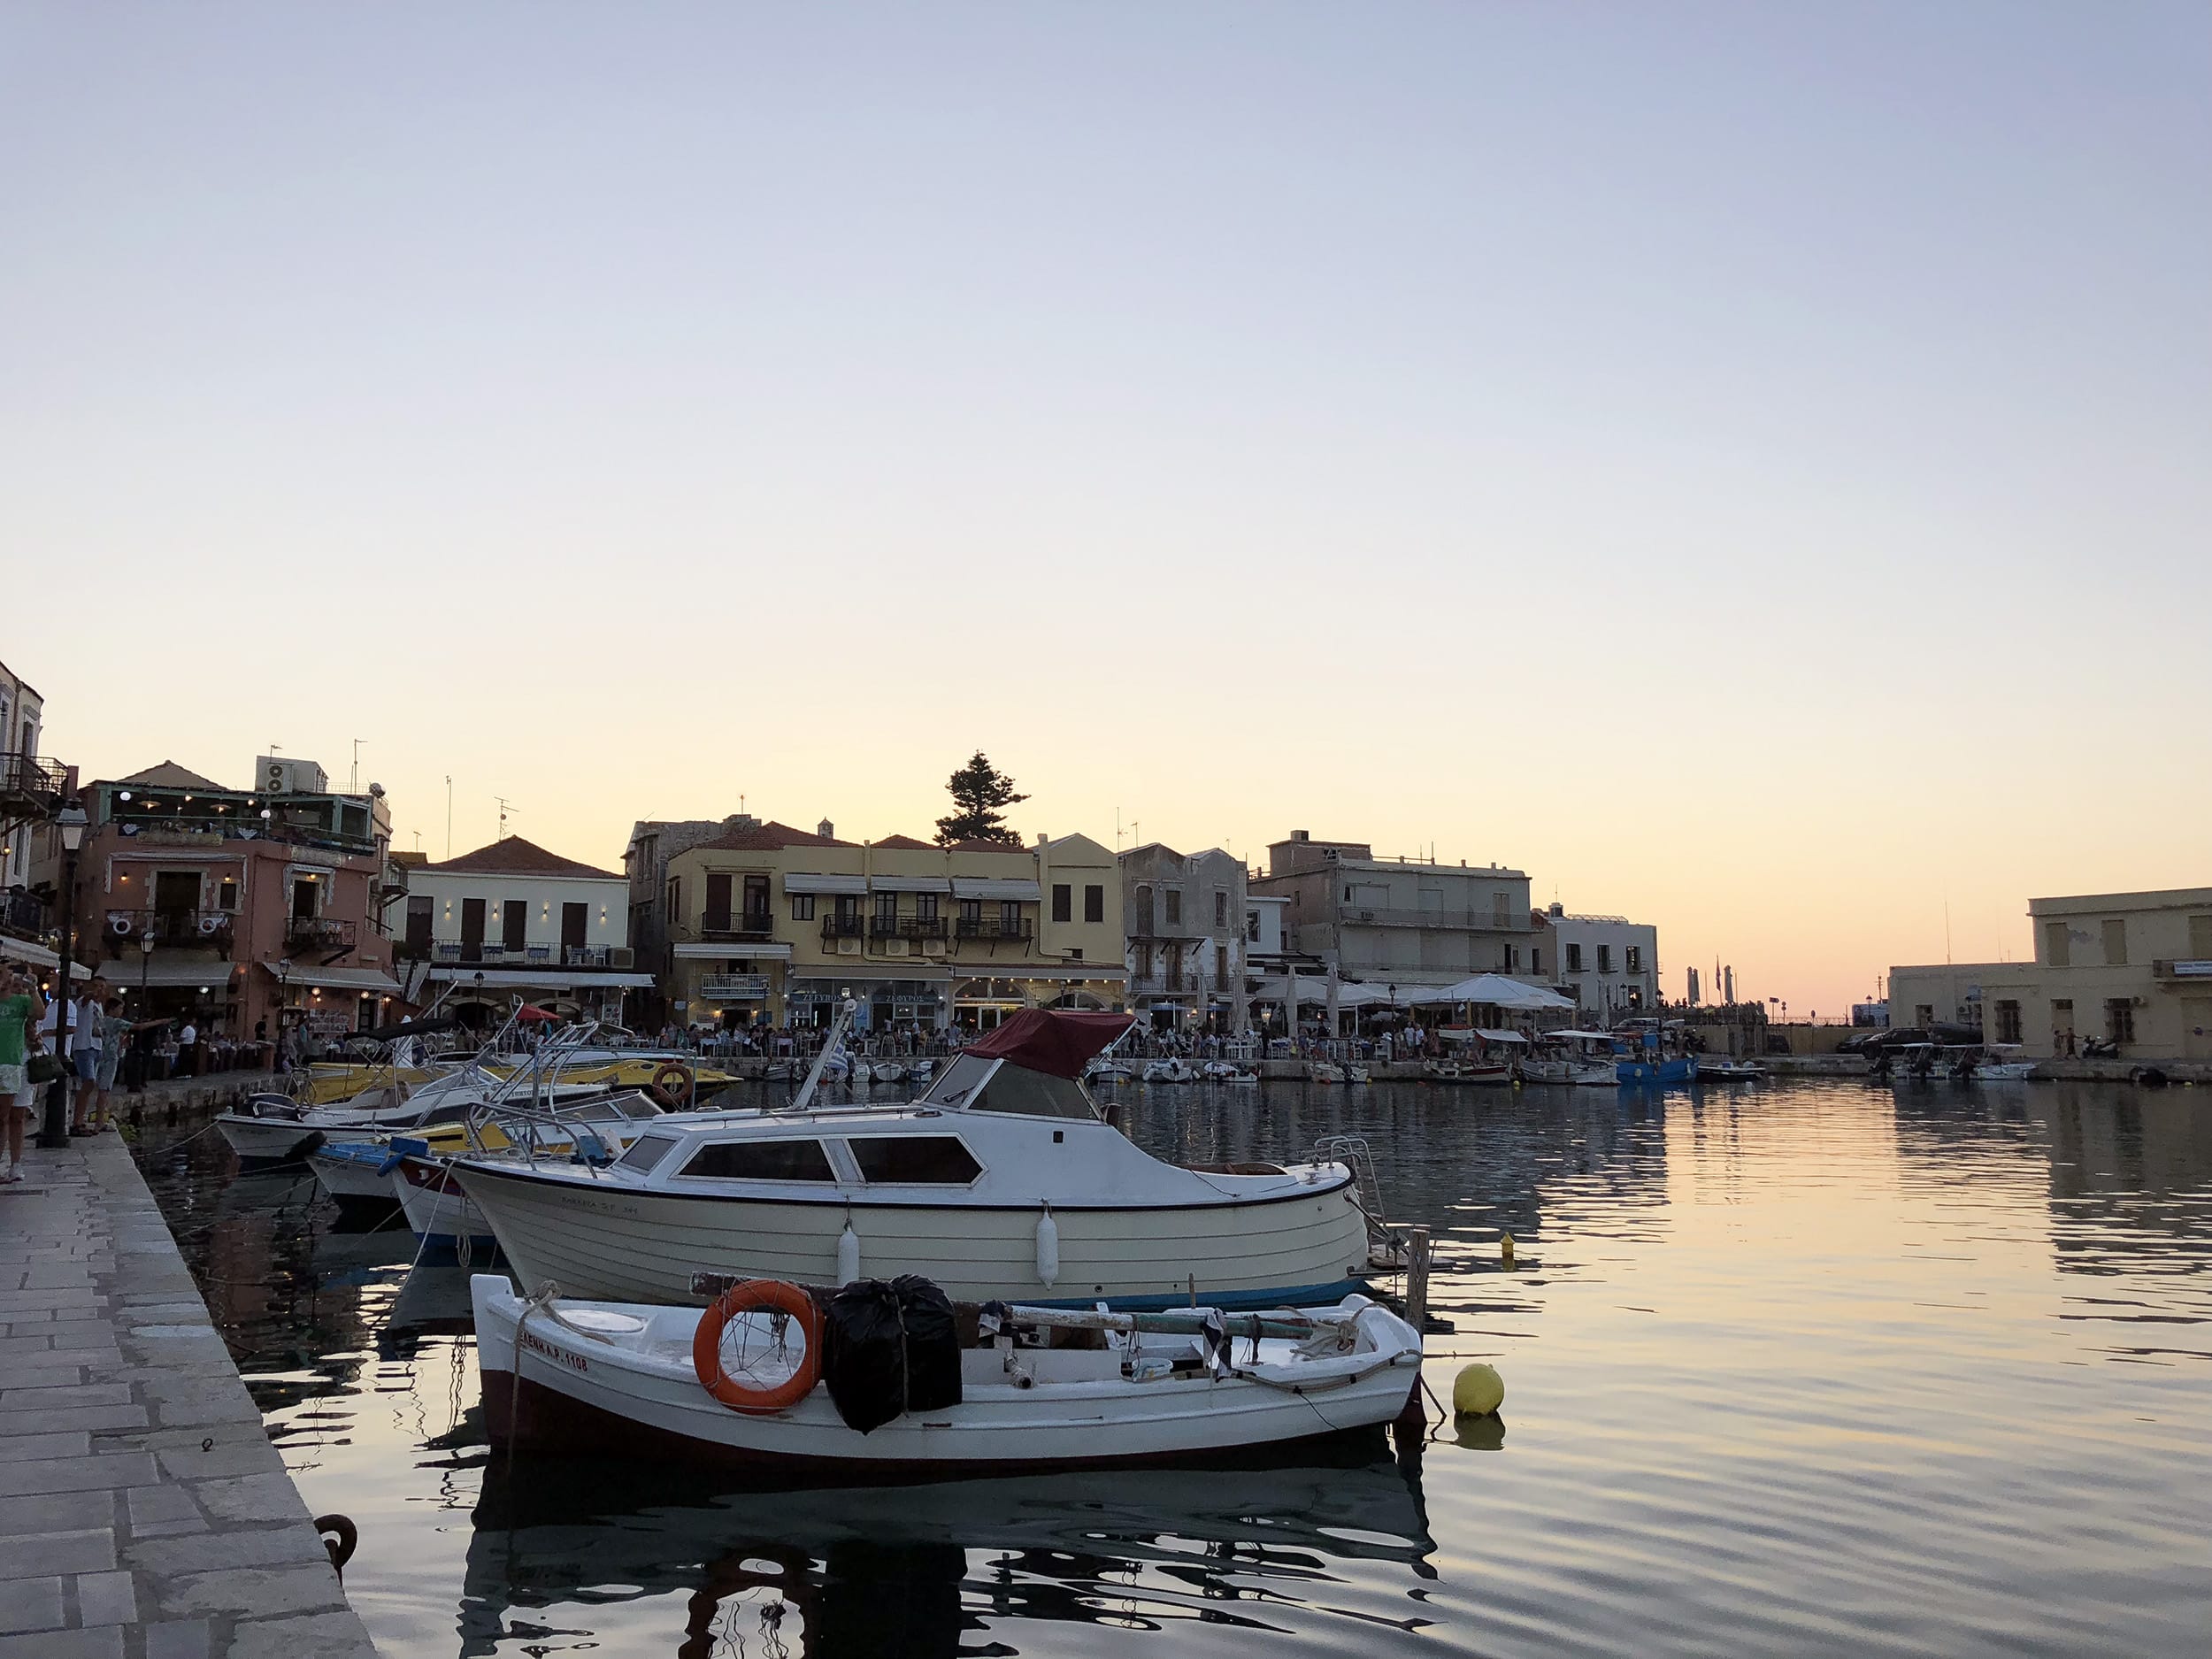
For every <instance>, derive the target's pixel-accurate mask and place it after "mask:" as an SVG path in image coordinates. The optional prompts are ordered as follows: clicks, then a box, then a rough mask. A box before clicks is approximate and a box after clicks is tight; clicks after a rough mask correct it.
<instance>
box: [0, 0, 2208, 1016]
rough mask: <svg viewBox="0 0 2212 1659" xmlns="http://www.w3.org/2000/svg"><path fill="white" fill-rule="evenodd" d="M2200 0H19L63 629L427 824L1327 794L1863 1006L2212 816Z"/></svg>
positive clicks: (1824, 1000)
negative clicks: (962, 1)
mask: <svg viewBox="0 0 2212 1659" xmlns="http://www.w3.org/2000/svg"><path fill="white" fill-rule="evenodd" d="M2208 65H2212V11H2208V9H2207V8H2205V7H2204V6H2203V5H2201V4H2112V5H2097V6H2089V5H2079V4H2021V3H2020V0H2004V3H2002V4H1942V5H1937V6H1927V5H1921V4H1893V5H1848V4H1837V5H1829V6H1824V7H1809V6H1768V5H1754V4H1744V5H1737V6H1713V5H1694V4H1662V5H1625V4H1616V5H1612V6H1599V5H1581V6H1561V5H1546V6H1530V5H1519V4H1514V5H1508V4H1489V5H1485V4H1454V5H1443V6H1420V5H1411V4H1398V5H1389V6H1381V7H1342V6H1337V7H1325V6H1307V7H1300V6H1292V5H1283V4H1265V5H1250V6H1244V5H1233V4H1207V5H1203V6H1195V7H1193V6H1165V5H1157V6H1151V7H1142V6H1136V7H1131V6H1116V7H1094V8H1088V9H1078V8H1072V7H1017V6H1011V5H1002V6H995V7H960V6H952V5H944V4H939V5H932V6H928V7H905V6H900V7H883V8H869V7H859V6H840V7H835V8H797V7H769V6H760V5H756V6H741V5H735V4H715V5H699V6H683V5H673V4H659V5H647V6H635V7H615V6H562V5H549V4H530V5H511V6H503V5H493V4H472V5H465V6H457V7H456V6H446V5H435V6H434V5H377V6H370V5H355V6H352V7H349V8H347V7H335V6H315V7H300V6H291V5H286V6H271V7H265V8H254V7H245V6H238V5H220V4H217V5H208V6H196V7H173V6H135V7H134V6H119V5H105V6H98V7H87V6H81V5H74V4H31V3H29V0H18V3H17V4H12V5H10V6H7V7H6V8H4V10H0V227H4V229H0V250H4V257H0V659H4V660H5V661H7V662H8V663H9V664H10V665H11V666H12V667H13V668H15V669H16V670H17V671H18V672H20V673H21V674H23V675H24V676H25V677H26V678H27V679H28V680H31V681H32V682H33V683H34V684H35V685H36V686H37V687H39V688H40V689H41V690H42V692H43V693H44V694H45V695H46V697H47V709H48V744H47V747H48V749H50V752H53V753H55V754H58V755H59V756H61V757H64V758H66V759H71V760H74V761H76V762H78V763H79V764H81V766H82V767H83V768H84V770H85V772H87V774H88V775H110V776H111V775H115V774H118V773H119V772H125V771H127V770H130V769H133V768H135V767H137V766H140V765H143V764H149V763H150V762H153V761H156V760H159V759H161V758H163V757H173V758H174V759H176V760H179V761H180V762H182V763H184V764H187V765H189V766H192V767H194V768H196V769H198V770H200V771H203V772H209V773H211V774H213V775H215V776H217V777H219V778H220V779H222V780H227V781H233V782H235V783H240V784H242V783H243V782H245V781H246V780H247V778H248V776H249V767H250V763H251V761H252V758H253V757H254V756H255V755H256V754H257V753H258V752H261V751H262V750H263V749H265V748H266V747H267V745H268V744H269V743H270V742H272V741H274V742H277V743H279V744H280V745H282V746H283V749H284V750H285V752H287V753H289V754H294V755H299V756H304V757H312V758H319V759H320V760H321V761H322V762H323V763H324V764H326V766H327V767H329V769H330V770H331V772H333V773H334V775H335V776H336V777H337V778H339V779H340V780H341V781H342V780H344V778H345V776H346V772H347V770H348V765H349V753H350V748H349V745H350V740H352V739H354V738H357V737H358V738H362V739H365V747H364V749H363V778H364V781H366V780H368V779H370V778H374V779H377V780H380V781H381V782H383V783H384V784H385V785H386V786H387V787H388V789H389V790H390V792H391V798H392V802H393V804H394V808H395V812H396V820H397V823H398V825H399V826H400V831H401V833H400V836H399V845H400V846H402V847H403V848H405V847H410V846H412V845H413V844H414V832H417V831H419V832H420V833H421V845H422V847H423V848H424V849H425V850H426V851H427V852H430V853H433V854H434V855H435V854H442V852H443V851H444V849H445V821H446V813H445V785H444V781H443V780H444V779H445V777H446V776H447V774H449V773H450V774H451V776H452V777H453V779H454V821H453V838H454V848H455V850H457V851H458V850H462V849H465V848H467V847H471V846H474V845H476V844H478V843H480V841H485V840H488V839H489V838H490V836H491V835H492V833H493V831H494V826H495V808H494V806H493V797H494V796H495V795H507V796H509V797H510V798H511V799H512V800H513V801H514V802H515V803H516V804H517V807H518V812H517V816H516V817H515V818H513V820H512V825H511V826H512V828H513V829H514V830H515V831H516V832H518V833H523V834H526V835H528V836H530V837H532V838H533V839H534V840H538V841H543V842H545V843H547V844H548V845H550V846H552V847H554V848H556V849H558V850H560V851H562V852H564V853H566V854H569V855H571V856H577V857H582V858H588V859H592V860H595V861H597V862H600V863H603V864H608V865H611V866H616V865H618V862H619V859H620V856H621V852H622V848H623V844H624V841H625V840H626V834H627V832H628V828H629V826H630V823H631V821H632V820H633V819H634V818H641V817H695V816H697V817H704V816H719V815H721V814H723V813H726V812H729V811H733V810H737V808H738V805H739V799H740V795H742V796H743V798H744V801H745V803H746V804H747V806H748V807H749V809H750V810H753V811H755V812H757V813H762V814H765V815H771V816H774V817H778V818H784V819H786V820H787V821H790V822H794V823H799V824H803V825H808V826H811V825H812V824H813V823H814V822H815V820H816V819H817V818H821V817H824V816H828V817H830V818H833V819H834V820H835V821H836V824H837V826H838V830H839V833H841V834H843V835H846V836H849V837H862V836H877V835H881V834H886V833H890V832H892V831H904V832H907V833H918V834H927V833H929V826H930V823H931V820H932V819H933V818H935V817H936V816H937V815H938V814H939V813H940V812H941V811H942V810H945V797H944V795H943V793H942V784H943V780H944V779H945V776H946V774H947V773H949V772H950V771H951V770H952V769H953V767H954V766H955V765H956V764H958V763H959V762H960V761H961V760H963V759H964V757H966V756H967V755H968V753H969V752H970V751H971V750H972V749H976V748H978V747H981V748H983V749H987V750H988V751H989V753H990V754H991V756H992V757H993V758H994V759H995V760H996V761H997V762H998V763H1000V764H1002V766H1004V767H1006V768H1007V769H1008V770H1010V772H1013V773H1014V775H1015V776H1016V777H1017V779H1018V780H1019V782H1020V784H1021V785H1022V787H1025V788H1026V789H1028V790H1029V791H1030V792H1031V793H1032V795H1033V797H1034V798H1033V800H1032V801H1030V802H1029V803H1026V804H1025V805H1024V806H1022V807H1020V808H1018V809H1017V810H1016V812H1015V814H1014V821H1015V823H1016V824H1017V825H1018V826H1019V827H1021V828H1022V829H1023V830H1024V831H1025V832H1027V833H1034V832H1036V831H1039V830H1045V831H1049V832H1051V833H1066V832H1069V831H1071V830H1082V831H1085V832H1087V833H1090V834H1093V835H1094V836H1097V837H1098V838H1099V839H1101V840H1102V841H1108V842H1111V841H1112V839H1113V836H1114V833H1115V823H1116V814H1117V812H1118V813H1119V814H1120V817H1121V818H1122V820H1123V822H1124V823H1125V824H1127V823H1128V822H1129V821H1131V820H1134V821H1135V822H1136V823H1138V824H1139V825H1141V833H1142V836H1143V838H1144V839H1146V840H1156V839H1157V840H1165V841H1171V842H1172V843H1174V844H1176V845H1178V846H1183V847H1195V846H1203V845H1209V844H1223V845H1226V846H1228V847H1230V848H1232V849H1234V850H1236V851H1238V852H1240V853H1243V854H1245V855H1246V856H1248V858H1251V859H1252V860H1254V861H1255V862H1256V861H1257V860H1258V859H1259V858H1260V857H1261V856H1263V846H1264V843H1265V842H1266V841H1269V840H1271V839H1274V838H1277V837H1279V836H1280V835H1283V834H1285V833H1287V832H1288V831H1289V830H1291V829H1293V828H1309V829H1310V830H1312V831H1313V833H1315V834H1316V835H1317V836H1330V837H1344V838H1356V839H1366V840H1371V841H1373V842H1374V843H1375V845H1376V847H1377V849H1378V850H1379V851H1382V852H1386V853H1395V852H1411V851H1413V850H1415V849H1421V848H1426V847H1427V846H1429V845H1431V844H1433V845H1434V847H1435V849H1436V850H1437V852H1438V853H1439V855H1440V856H1443V857H1446V858H1448V859H1453V860H1456V859H1459V858H1462V857H1464V858H1468V859H1471V860H1472V861H1474V862H1477V863H1488V862H1490V861H1491V860H1497V861H1499V862H1502V863H1506V864H1514V865H1517V866H1518V867H1519V868H1522V869H1525V870H1526V871H1528V872H1530V873H1531V875H1532V877H1533V878H1534V891H1535V897H1536V898H1537V900H1538V901H1539V902H1546V901H1548V900H1549V899H1551V898H1552V897H1553V895H1554V893H1555V892H1556V894H1557V895H1558V896H1559V897H1560V898H1561V899H1562V900H1563V901H1564V902H1566V903H1567V905H1568V906H1569V908H1571V909H1577V910H1602V911H1620V912H1626V913H1628V914H1630V915H1632V916H1634V917H1636V918H1639V919H1644V920H1650V921H1655V922H1656V923H1657V924H1658V926H1659V927H1660V930H1661V934H1660V941H1661V955H1662V959H1663V967H1664V970H1665V984H1666V989H1667V991H1668V993H1669V995H1681V992H1682V988H1683V986H1682V970H1683V969H1684V968H1685V967H1686V966H1688V965H1690V964H1701V965H1702V966H1704V967H1705V968H1706V969H1707V970H1708V971H1709V969H1710V965H1711V964H1712V961H1713V959H1714V958H1715V956H1721V957H1723V958H1724V959H1726V960H1728V961H1730V962H1732V963H1733V964H1735V966H1736V969H1737V972H1738V975H1739V979H1740V984H1741V985H1742V986H1743V987H1746V988H1747V989H1748V990H1750V991H1753V992H1755V993H1757V994H1759V995H1777V996H1784V997H1787V998H1788V999H1789V1002H1790V1005H1791V1011H1792V1013H1793V1014H1798V1013H1801V1012H1802V1011H1803V1010H1808V1009H1818V1010H1822V1011H1823V1012H1834V1011H1838V1010H1840V1009H1841V1008H1842V1006H1843V1005H1844V1004H1845V1003H1846V1002H1847V1001H1848V1000H1849V999H1851V998H1852V997H1854V996H1856V995H1863V994H1865V993H1866V992H1867V991H1869V990H1870V988H1871V987H1872V984H1873V981H1874V979H1875V976H1876V975H1877V974H1878V972H1882V971H1884V970H1885V969H1886V967H1887V965H1888V964H1892V963H1894V962H1911V961H1924V960H1931V959H1932V960H1940V959H1941V958H1942V956H1943V953H1944V948H1945V907H1946V905H1947V906H1948V910H1949V932H1950V939H1951V950H1952V952H1953V954H1954V956H1955V957H1956V958H1957V959H1959V960H1968V959H1972V958H1977V957H1985V956H1998V955H2000V954H2001V953H2006V952H2009V953H2010V954H2013V955H2016V956H2017V955H2020V954H2023V953H2024V952H2025V951H2026V950H2027V949H2028V948H2029V941H2028V932H2027V926H2026V922H2025V919H2024V906H2025V902H2026V900H2027V899H2028V898H2029V897H2030V896H2031V895H2035V894H2042V893H2066V892H2082V891H2097V890H2101V889H2108V888H2131V887H2161V886H2176V885H2197V884H2204V883H2212V845H2208V837H2207V834H2206V831H2205V826H2207V825H2208V824H2212V782H2208V766H2207V758H2208V757H2207V729H2206V726H2205V714H2204V710H2205V694H2204V675H2205V672H2206V666H2207V656H2208V653H2207V639H2208V633H2212V558H2208V549H2207V536H2206V531H2207V526H2208V521H2212V512H2208V509H2212V466H2208V460H2212V327H2208V319H2212V304H2208V296H2212V257H2208V256H2212V211H2208V210H2212V115H2208V108H2212V99H2208V85H2212V81H2208Z"/></svg>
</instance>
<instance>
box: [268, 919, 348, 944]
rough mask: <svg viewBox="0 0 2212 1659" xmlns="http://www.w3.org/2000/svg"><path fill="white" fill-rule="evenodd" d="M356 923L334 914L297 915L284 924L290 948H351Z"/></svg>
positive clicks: (286, 942) (286, 941) (285, 941)
mask: <svg viewBox="0 0 2212 1659" xmlns="http://www.w3.org/2000/svg"><path fill="white" fill-rule="evenodd" d="M354 931H355V929H354V924H353V923H351V922H342V921H340V920H339V919H338V918H336V917H334V916H295V917H293V918H291V919H290V920H288V921H287V922H286V923H285V924H284V945H285V949H288V950H351V949H353V935H354Z"/></svg>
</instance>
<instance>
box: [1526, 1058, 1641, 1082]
mask: <svg viewBox="0 0 2212 1659" xmlns="http://www.w3.org/2000/svg"><path fill="white" fill-rule="evenodd" d="M1521 1081H1522V1082H1524V1083H1543V1084H1549V1085H1552V1086H1554V1087H1570V1088H1611V1087H1614V1086H1615V1084H1616V1083H1617V1081H1618V1079H1616V1078H1615V1076H1614V1075H1613V1063H1612V1062H1611V1061H1585V1060H1524V1061H1522V1062H1521Z"/></svg>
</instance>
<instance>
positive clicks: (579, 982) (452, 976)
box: [292, 951, 730, 991]
mask: <svg viewBox="0 0 2212 1659" xmlns="http://www.w3.org/2000/svg"><path fill="white" fill-rule="evenodd" d="M722 954H723V955H725V956H727V955H729V954H730V953H729V952H727V951H724V952H723V953H722ZM299 977H300V976H299V972H298V970H296V969H295V970H294V971H293V973H292V978H293V979H295V980H297V979H299ZM429 977H430V978H431V979H436V980H441V981H449V982H451V983H452V984H455V985H473V984H475V983H476V982H477V980H479V979H481V980H483V982H484V983H485V984H486V985H521V986H530V987H535V988H537V989H540V990H548V991H566V990H579V991H588V990H590V989H592V988H593V987H610V986H611V987H616V988H618V989H623V990H631V989H635V990H643V989H645V988H646V987H649V986H650V985H651V984H652V983H653V976H652V975H651V974H649V973H611V972H608V971H607V970H606V969H604V968H565V967H562V966H561V965H559V964H557V963H551V962H549V963H547V964H545V966H544V967H542V968H536V969H531V968H472V967H470V966H469V965H468V964H466V963H463V964H461V965H460V966H459V967H454V966H451V965H450V964H447V965H443V966H440V967H435V968H433V969H431V970H430V975H429ZM387 983H389V982H387ZM398 988H399V987H397V986H396V985H394V986H393V987H392V989H394V990H397V989H398Z"/></svg>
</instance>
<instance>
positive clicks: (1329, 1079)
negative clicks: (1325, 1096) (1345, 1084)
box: [1306, 1060, 1344, 1083]
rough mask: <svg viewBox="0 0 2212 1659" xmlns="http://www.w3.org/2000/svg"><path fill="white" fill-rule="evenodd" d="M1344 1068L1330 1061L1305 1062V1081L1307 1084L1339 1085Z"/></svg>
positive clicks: (1342, 1077) (1342, 1078)
mask: <svg viewBox="0 0 2212 1659" xmlns="http://www.w3.org/2000/svg"><path fill="white" fill-rule="evenodd" d="M1343 1080H1344V1068H1343V1067H1342V1066H1340V1065H1338V1064H1336V1063H1335V1062H1333V1061H1331V1060H1309V1061H1307V1062H1306V1081H1307V1082H1309V1083H1341V1082H1342V1081H1343Z"/></svg>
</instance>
